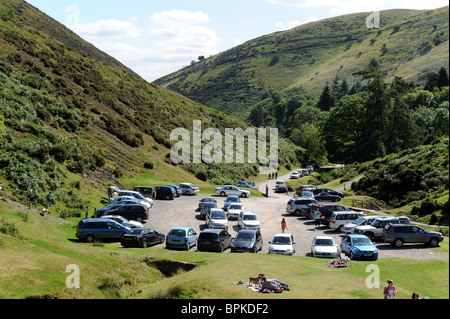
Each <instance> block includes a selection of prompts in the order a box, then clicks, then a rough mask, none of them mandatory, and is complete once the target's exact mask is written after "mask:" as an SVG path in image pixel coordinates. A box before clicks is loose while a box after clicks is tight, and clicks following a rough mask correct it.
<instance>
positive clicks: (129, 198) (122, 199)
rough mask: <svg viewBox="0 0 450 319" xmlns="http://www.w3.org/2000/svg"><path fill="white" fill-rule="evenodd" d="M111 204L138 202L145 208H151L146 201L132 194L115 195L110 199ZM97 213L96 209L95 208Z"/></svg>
mask: <svg viewBox="0 0 450 319" xmlns="http://www.w3.org/2000/svg"><path fill="white" fill-rule="evenodd" d="M111 204H121V205H125V204H139V205H142V206H145V207H146V208H147V209H150V208H152V205H151V204H150V203H149V202H148V201H146V200H142V199H139V198H136V197H134V196H119V197H116V198H114V199H111ZM97 213H98V210H97Z"/></svg>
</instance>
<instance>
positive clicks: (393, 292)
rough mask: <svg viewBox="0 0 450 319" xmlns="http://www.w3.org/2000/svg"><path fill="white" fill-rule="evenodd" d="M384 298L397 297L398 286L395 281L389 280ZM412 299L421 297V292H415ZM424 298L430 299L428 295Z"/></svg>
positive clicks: (384, 290) (384, 291)
mask: <svg viewBox="0 0 450 319" xmlns="http://www.w3.org/2000/svg"><path fill="white" fill-rule="evenodd" d="M383 295H384V299H396V297H397V288H396V287H395V285H394V281H393V280H391V279H388V280H387V286H385V287H384V289H383ZM411 298H412V299H420V297H419V294H418V293H417V292H413V293H412V296H411ZM423 299H429V298H428V297H426V296H425V297H423Z"/></svg>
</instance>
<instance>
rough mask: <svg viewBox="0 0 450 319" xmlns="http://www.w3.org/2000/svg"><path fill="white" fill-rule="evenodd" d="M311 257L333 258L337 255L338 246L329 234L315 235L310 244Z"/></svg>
mask: <svg viewBox="0 0 450 319" xmlns="http://www.w3.org/2000/svg"><path fill="white" fill-rule="evenodd" d="M311 254H312V255H313V257H328V258H334V257H337V256H338V255H339V250H338V246H337V245H336V244H335V242H334V239H333V237H331V236H316V237H314V239H313V242H312V244H311Z"/></svg>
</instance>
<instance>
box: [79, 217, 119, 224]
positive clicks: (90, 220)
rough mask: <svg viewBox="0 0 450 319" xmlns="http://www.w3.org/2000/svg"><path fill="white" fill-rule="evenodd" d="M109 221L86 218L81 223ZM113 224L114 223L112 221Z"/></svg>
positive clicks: (106, 220) (106, 219)
mask: <svg viewBox="0 0 450 319" xmlns="http://www.w3.org/2000/svg"><path fill="white" fill-rule="evenodd" d="M108 221H111V219H109V218H88V219H83V220H82V222H85V223H92V222H108ZM113 222H114V221H113Z"/></svg>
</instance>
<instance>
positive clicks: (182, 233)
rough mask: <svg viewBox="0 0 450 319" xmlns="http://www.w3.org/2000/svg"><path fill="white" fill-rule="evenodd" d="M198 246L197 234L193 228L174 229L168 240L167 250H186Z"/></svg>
mask: <svg viewBox="0 0 450 319" xmlns="http://www.w3.org/2000/svg"><path fill="white" fill-rule="evenodd" d="M195 245H197V233H196V232H195V230H194V229H193V228H191V227H173V228H172V229H171V230H170V231H169V233H168V234H167V238H166V248H168V249H170V248H186V249H187V250H189V249H190V248H191V247H193V246H195Z"/></svg>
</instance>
